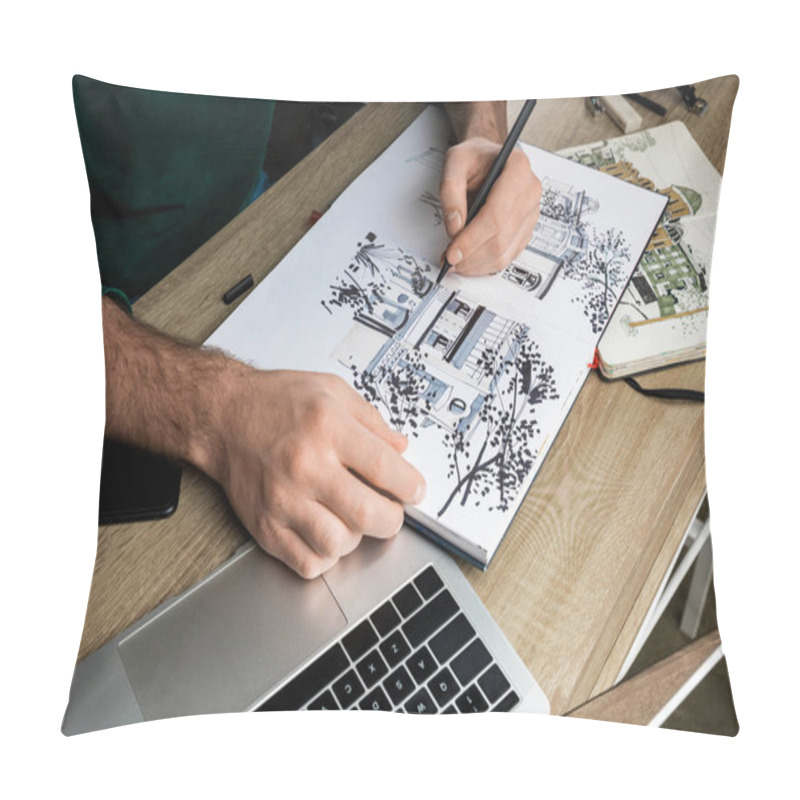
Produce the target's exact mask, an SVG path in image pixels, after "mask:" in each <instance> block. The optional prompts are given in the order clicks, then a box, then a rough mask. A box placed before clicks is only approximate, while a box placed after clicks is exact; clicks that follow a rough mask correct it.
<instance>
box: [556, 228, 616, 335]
mask: <svg viewBox="0 0 800 800" xmlns="http://www.w3.org/2000/svg"><path fill="white" fill-rule="evenodd" d="M590 241H591V244H590V246H589V248H588V249H587V250H586V252H585V253H584V254H583V255H582V256H581V258H579V259H575V260H574V261H570V262H568V263H566V264H565V266H564V275H565V277H567V278H571V279H572V280H575V281H577V282H578V283H579V284H580V287H581V293H580V294H579V295H578V296H577V297H575V298H573V301H572V302H574V303H575V302H579V303H581V304H582V305H583V313H584V316H585V317H587V318H588V320H589V324H590V325H591V326H592V332H593V333H600V332H601V331H602V330H603V328H605V325H606V322H608V318H609V317H610V316H611V312H612V311H613V310H614V307H615V305H616V302H617V298H618V297H619V295H620V292H621V290H622V288H623V286H624V284H625V278H626V274H625V267H626V266H627V265H628V263H629V262H630V257H631V252H630V247H629V246H628V243H627V241H626V239H625V237H624V236H623V235H622V233H620V232H618V231H617V230H615V229H614V228H611V229H610V230H607V231H603V233H602V234H600V235H594V236H592V237H591V240H590Z"/></svg>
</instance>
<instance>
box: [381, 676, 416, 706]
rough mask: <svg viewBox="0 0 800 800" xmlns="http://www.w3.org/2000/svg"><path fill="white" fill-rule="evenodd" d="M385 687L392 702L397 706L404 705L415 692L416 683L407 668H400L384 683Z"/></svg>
mask: <svg viewBox="0 0 800 800" xmlns="http://www.w3.org/2000/svg"><path fill="white" fill-rule="evenodd" d="M383 687H384V688H385V689H386V691H387V692H388V694H389V697H390V699H391V701H392V702H393V703H394V704H395V705H397V704H398V703H402V702H403V700H405V699H406V697H408V696H409V695H410V694H411V692H412V691H414V682H413V681H412V680H411V676H410V675H409V674H408V672H407V671H406V668H405V667H398V668H397V669H396V670H395V671H394V672H393V673H392V674H391V675H390V676H389V677H388V678H387V679H386V680H385V681H384V682H383Z"/></svg>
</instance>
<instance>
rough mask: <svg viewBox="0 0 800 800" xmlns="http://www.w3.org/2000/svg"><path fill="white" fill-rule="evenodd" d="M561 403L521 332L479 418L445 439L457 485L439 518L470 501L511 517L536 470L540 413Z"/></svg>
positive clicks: (550, 375)
mask: <svg viewBox="0 0 800 800" xmlns="http://www.w3.org/2000/svg"><path fill="white" fill-rule="evenodd" d="M487 363H488V362H487ZM557 398H558V394H557V392H556V388H555V380H554V375H553V367H552V366H550V365H548V364H546V363H545V361H544V359H543V358H542V355H541V352H540V350H539V348H538V346H537V345H536V344H535V343H534V342H533V341H532V340H531V339H529V338H528V329H527V328H525V327H523V326H520V327H519V328H518V329H517V331H516V332H515V334H514V346H513V348H512V354H511V355H510V356H508V357H507V358H505V359H504V361H503V363H502V366H501V367H500V369H499V370H498V372H497V373H496V376H495V380H494V382H493V392H492V393H491V394H489V395H488V396H487V397H486V400H485V402H484V404H483V406H482V408H481V410H480V413H479V415H478V417H477V418H476V419H475V420H473V421H472V422H471V423H470V426H469V427H468V428H467V429H465V430H463V431H459V430H455V431H448V432H447V433H445V435H444V437H443V440H444V444H445V446H446V447H447V448H448V450H449V452H448V462H449V464H448V473H447V477H448V479H452V480H454V481H455V484H454V486H453V489H452V491H451V492H450V494H449V496H448V497H447V499H446V500H445V502H444V504H443V505H442V507H441V508H440V509H439V511H438V512H437V515H438V516H440V517H441V516H442V515H443V514H444V513H445V512H446V511H447V509H448V508H449V507H450V505H451V504H452V503H453V502H454V501H455V500H457V499H458V500H459V501H460V503H461V505H462V506H464V505H466V504H467V501H468V500H470V498H472V499H473V501H474V503H475V505H476V506H479V505H481V503H483V502H488V503H490V505H489V510H495V509H497V510H498V511H507V510H508V508H509V507H510V504H511V503H512V502H513V500H514V498H515V497H516V495H517V492H518V491H519V490H520V488H521V487H522V486H523V485H524V482H525V479H526V478H527V477H528V475H529V474H530V471H531V469H532V467H533V463H534V458H535V454H534V452H533V450H532V441H533V437H534V436H535V435H536V434H538V433H539V432H540V428H539V424H538V421H537V415H536V407H537V406H538V405H540V404H541V403H543V402H545V401H546V400H551V399H557ZM470 433H471V434H472V435H470Z"/></svg>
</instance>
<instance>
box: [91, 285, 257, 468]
mask: <svg viewBox="0 0 800 800" xmlns="http://www.w3.org/2000/svg"><path fill="white" fill-rule="evenodd" d="M103 339H104V350H105V366H106V434H107V435H108V436H109V437H111V438H114V439H119V440H121V441H125V442H128V443H130V444H135V445H137V446H139V447H143V448H145V449H148V450H152V451H154V452H159V453H162V454H164V455H167V456H170V457H172V458H177V459H181V460H183V461H187V462H189V463H191V464H194V465H195V466H197V467H199V468H200V469H203V470H204V471H206V472H208V471H209V469H210V467H211V464H210V460H211V454H212V453H213V452H214V451H215V448H216V446H217V442H216V437H217V431H219V429H220V425H221V423H222V421H223V420H222V415H223V408H224V406H225V404H226V395H227V393H228V391H229V388H230V385H231V383H232V381H233V380H235V376H236V374H237V373H238V372H239V371H240V370H242V369H246V367H244V365H242V364H239V363H238V362H236V361H234V360H233V359H229V358H227V357H226V356H224V355H223V354H222V353H219V352H215V351H206V350H201V349H199V348H193V347H188V346H185V345H182V344H180V343H178V342H176V341H173V340H172V339H169V338H167V337H166V336H163V335H161V334H160V333H158V332H157V331H155V330H153V329H151V328H148V327H147V326H145V325H142V324H140V323H138V322H136V321H135V320H134V319H132V318H131V317H129V316H128V315H127V314H126V313H125V312H124V311H123V310H122V309H121V308H119V306H117V305H116V304H115V303H114V302H113V301H112V300H110V299H108V298H104V299H103Z"/></svg>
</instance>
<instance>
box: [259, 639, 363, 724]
mask: <svg viewBox="0 0 800 800" xmlns="http://www.w3.org/2000/svg"><path fill="white" fill-rule="evenodd" d="M348 664H349V662H348V660H347V655H346V654H345V652H344V650H343V649H342V646H341V645H340V644H338V643H337V644H335V645H334V646H333V647H331V648H329V649H328V650H326V651H325V652H324V653H323V654H322V655H321V656H320V657H319V658H318V659H316V660H315V661H313V662H312V663H311V664H310V665H309V666H307V667H306V668H305V669H304V670H303V671H302V672H301V673H300V674H299V675H297V676H296V677H294V678H292V680H290V681H289V683H287V684H286V686H284V687H283V688H282V689H281V690H280V691H278V692H276V693H275V694H274V695H272V697H270V698H268V699H267V700H266V701H265V702H264V703H262V704H261V705H260V706H259V707H258V708H257V709H256V711H296V710H297V709H299V708H302V707H303V706H304V705H305V704H306V703H308V701H309V700H311V699H312V698H313V697H316V695H318V694H319V693H320V692H321V691H322V690H323V689H324V688H325V687H326V686H327V685H328V683H330V680H331V677H332V676H334V675H339V674H340V673H342V672H343V671H344V670H345V669H347V667H348Z"/></svg>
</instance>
